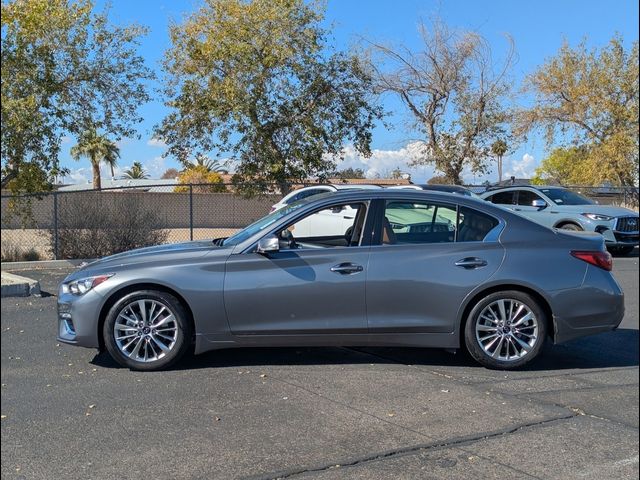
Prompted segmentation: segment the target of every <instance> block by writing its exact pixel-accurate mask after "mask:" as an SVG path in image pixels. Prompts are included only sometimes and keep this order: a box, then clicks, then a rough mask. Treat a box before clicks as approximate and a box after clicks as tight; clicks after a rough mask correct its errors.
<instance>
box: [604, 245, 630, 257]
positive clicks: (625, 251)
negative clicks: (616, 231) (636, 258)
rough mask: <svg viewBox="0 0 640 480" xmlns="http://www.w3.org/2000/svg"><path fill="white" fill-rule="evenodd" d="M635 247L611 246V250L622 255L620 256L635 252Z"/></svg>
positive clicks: (612, 252) (613, 253)
mask: <svg viewBox="0 0 640 480" xmlns="http://www.w3.org/2000/svg"><path fill="white" fill-rule="evenodd" d="M634 248H635V247H631V246H628V247H609V251H610V252H611V254H612V255H620V256H624V255H629V254H630V253H631V252H633V249H634Z"/></svg>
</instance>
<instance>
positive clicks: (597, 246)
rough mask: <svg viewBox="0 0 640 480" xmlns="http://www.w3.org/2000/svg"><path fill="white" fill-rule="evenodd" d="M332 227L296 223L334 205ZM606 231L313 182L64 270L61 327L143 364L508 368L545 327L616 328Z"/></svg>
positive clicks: (533, 349)
mask: <svg viewBox="0 0 640 480" xmlns="http://www.w3.org/2000/svg"><path fill="white" fill-rule="evenodd" d="M346 208H349V209H350V211H354V212H356V213H355V215H354V218H353V224H352V225H351V226H350V227H349V228H348V229H347V230H346V231H345V232H344V234H340V235H335V234H332V235H326V236H314V237H303V236H300V235H298V236H296V224H297V223H298V222H301V221H303V220H304V221H310V220H313V216H315V215H321V214H322V212H325V211H327V210H331V211H332V212H338V211H340V210H341V209H346ZM611 266H612V264H611V256H610V255H609V253H608V252H606V250H605V248H604V242H603V239H602V236H600V235H597V234H591V235H589V234H575V233H571V232H561V231H554V230H551V229H548V228H546V227H543V226H541V225H539V224H537V223H535V222H532V221H530V220H528V219H526V218H523V217H521V216H520V215H517V214H515V213H511V212H509V211H507V210H505V209H503V208H500V207H496V206H493V205H492V204H490V203H488V202H484V201H480V200H476V199H473V198H470V197H465V196H461V195H452V194H447V193H431V192H424V191H415V190H387V189H384V190H359V191H356V190H353V191H345V192H337V193H330V194H323V195H318V196H314V197H312V198H310V199H307V200H303V201H300V202H297V203H294V204H291V205H288V206H287V207H285V208H283V209H280V210H278V211H276V212H273V213H271V214H269V215H267V216H266V217H264V218H262V219H260V220H258V221H257V222H255V223H254V224H252V225H250V226H248V227H247V228H245V229H244V230H242V231H240V232H238V233H236V234H235V235H233V236H232V237H229V238H227V239H224V240H222V239H218V240H215V241H213V242H212V241H201V242H189V243H183V244H176V245H162V246H157V247H150V248H144V249H140V250H134V251H131V252H126V253H121V254H117V255H113V256H111V257H107V258H104V259H102V260H98V261H96V262H93V263H91V264H89V265H87V266H85V267H83V268H81V269H79V270H77V271H75V272H73V273H72V274H71V275H69V276H68V277H67V278H66V279H65V280H64V281H63V283H62V284H61V285H60V289H59V296H58V317H59V329H58V339H59V340H60V341H62V342H66V343H69V344H74V345H79V346H83V347H92V348H98V349H103V348H105V349H106V350H108V351H109V353H110V354H111V355H112V356H113V358H114V359H115V360H116V361H117V362H118V363H120V364H122V365H124V366H126V367H129V368H132V369H136V370H157V369H161V368H167V367H169V366H170V365H172V364H173V363H175V362H176V361H178V360H179V359H180V358H181V357H182V356H183V355H184V354H185V353H187V352H189V351H192V352H195V353H196V354H198V353H202V352H206V351H208V350H214V349H221V348H232V347H257V346H314V345H316V346H329V345H342V346H374V345H376V346H384V345H386V346H412V347H441V348H447V349H457V348H466V349H467V350H468V351H469V352H470V354H471V355H472V356H473V358H475V359H476V360H477V361H478V362H480V363H481V364H482V365H485V366H487V367H490V368H501V369H513V368H518V367H521V366H523V365H524V364H526V363H528V362H530V361H531V360H533V359H534V358H535V357H536V356H537V355H538V354H539V353H540V352H541V349H542V346H543V344H544V343H545V342H546V341H552V342H554V343H559V342H564V341H567V340H571V339H574V338H577V337H582V336H584V335H590V334H594V333H599V332H605V331H608V330H613V329H615V328H616V327H617V326H618V325H619V323H620V322H621V320H622V318H623V315H624V301H623V293H622V291H621V289H620V287H619V286H618V284H617V283H616V281H615V279H614V278H613V276H612V274H611V271H610V270H611Z"/></svg>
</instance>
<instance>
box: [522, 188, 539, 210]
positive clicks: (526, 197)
mask: <svg viewBox="0 0 640 480" xmlns="http://www.w3.org/2000/svg"><path fill="white" fill-rule="evenodd" d="M534 200H542V197H540V195H537V194H535V193H533V192H530V191H529V190H519V191H518V205H523V206H529V207H530V206H532V205H533V201H534Z"/></svg>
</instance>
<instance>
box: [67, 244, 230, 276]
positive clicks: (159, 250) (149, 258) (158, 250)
mask: <svg viewBox="0 0 640 480" xmlns="http://www.w3.org/2000/svg"><path fill="white" fill-rule="evenodd" d="M231 250H232V247H220V246H216V245H214V243H213V242H212V241H211V240H206V241H195V242H183V243H172V244H167V245H156V246H154V247H145V248H138V249H135V250H129V251H127V252H122V253H117V254H115V255H110V256H108V257H104V258H101V259H99V260H96V261H93V262H90V263H87V264H84V265H81V266H80V268H79V269H78V270H76V271H75V272H74V273H73V274H72V275H71V276H73V277H79V276H82V275H84V274H87V273H90V274H93V272H94V271H95V272H105V271H106V270H111V269H114V268H123V267H136V266H138V265H140V264H147V263H157V262H162V263H166V264H171V263H173V262H185V261H190V260H194V259H197V258H200V257H202V256H204V255H207V254H210V253H213V252H217V253H219V254H226V255H228V254H229V253H231Z"/></svg>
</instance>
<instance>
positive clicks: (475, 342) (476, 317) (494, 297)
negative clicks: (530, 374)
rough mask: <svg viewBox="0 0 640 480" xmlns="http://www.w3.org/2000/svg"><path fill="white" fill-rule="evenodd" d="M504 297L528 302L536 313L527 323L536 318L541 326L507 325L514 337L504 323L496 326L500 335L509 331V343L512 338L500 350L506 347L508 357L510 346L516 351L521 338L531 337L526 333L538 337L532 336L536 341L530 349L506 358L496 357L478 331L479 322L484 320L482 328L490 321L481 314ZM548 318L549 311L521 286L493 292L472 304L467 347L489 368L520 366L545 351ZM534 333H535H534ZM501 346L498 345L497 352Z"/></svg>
mask: <svg viewBox="0 0 640 480" xmlns="http://www.w3.org/2000/svg"><path fill="white" fill-rule="evenodd" d="M500 300H504V301H505V302H510V301H511V302H514V303H513V305H514V306H515V305H518V304H519V305H524V306H525V307H526V308H527V309H528V310H529V311H530V312H531V313H532V314H533V320H532V322H530V323H526V324H525V325H533V322H535V325H536V328H537V332H536V331H535V330H534V329H533V327H526V326H523V327H521V328H522V331H520V330H519V329H515V327H512V326H510V325H509V326H507V328H506V329H507V330H508V331H509V332H511V337H513V338H508V337H509V335H510V334H509V333H504V332H505V330H502V327H496V330H499V332H498V333H497V335H499V336H502V335H503V334H505V335H506V337H504V338H507V340H506V341H505V342H507V343H509V342H510V344H509V345H507V343H505V345H504V347H501V350H500V352H499V353H498V357H499V356H500V353H501V352H503V351H505V355H503V356H505V357H507V356H508V355H509V351H510V349H512V348H513V351H514V353H515V351H516V350H515V349H516V347H518V348H521V347H520V345H522V344H519V343H518V338H519V339H521V340H527V337H525V336H524V335H527V336H535V341H534V340H530V341H531V342H533V343H532V344H531V345H530V346H529V348H530V349H529V350H528V351H527V352H526V353H524V354H523V355H521V356H520V357H519V358H516V359H514V358H511V359H509V360H506V359H499V358H494V357H493V356H491V355H490V354H489V353H487V351H485V348H483V346H482V344H481V342H480V340H479V337H478V335H477V334H476V325H478V323H479V322H480V323H481V325H480V327H479V328H483V326H484V324H485V323H486V321H487V317H486V315H485V316H484V317H482V318H481V314H482V313H483V312H484V311H485V309H486V308H487V307H489V306H490V305H492V306H493V305H495V304H496V302H499V301H500ZM525 312H526V310H525ZM485 313H486V312H485ZM518 318H522V317H521V316H515V317H514V320H516V319H518ZM547 321H548V319H547V316H546V314H545V313H544V310H543V309H542V308H541V307H540V305H539V304H538V302H537V301H536V300H535V299H534V298H533V297H532V296H531V295H528V294H526V293H523V292H520V291H517V290H506V291H503V292H495V293H491V294H489V295H487V296H486V297H484V298H482V299H480V300H479V301H478V302H477V303H476V305H475V306H474V307H473V308H472V310H471V312H470V313H469V317H468V318H467V322H466V324H465V329H464V339H465V345H466V347H467V351H468V352H469V354H470V355H471V356H472V357H473V358H474V360H476V361H477V362H478V363H480V364H481V365H483V366H485V367H487V368H492V369H498V370H513V369H517V368H520V367H522V366H524V365H526V364H528V363H529V362H531V361H532V360H534V359H535V358H536V357H537V356H538V354H539V353H540V352H541V350H542V347H543V345H544V342H545V340H546V337H547ZM496 325H497V322H496ZM525 331H526V334H525V333H524V332H525ZM534 333H535V335H533V334H534ZM487 335H493V334H491V333H487ZM515 337H518V338H515ZM497 340H498V342H500V338H499V337H498V338H497ZM489 343H490V341H488V342H487V343H486V344H485V345H488V344H489ZM527 344H528V342H527ZM500 346H502V343H500ZM505 347H506V348H505ZM497 349H498V347H494V352H495V351H496V350H497ZM514 357H515V355H514Z"/></svg>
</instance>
